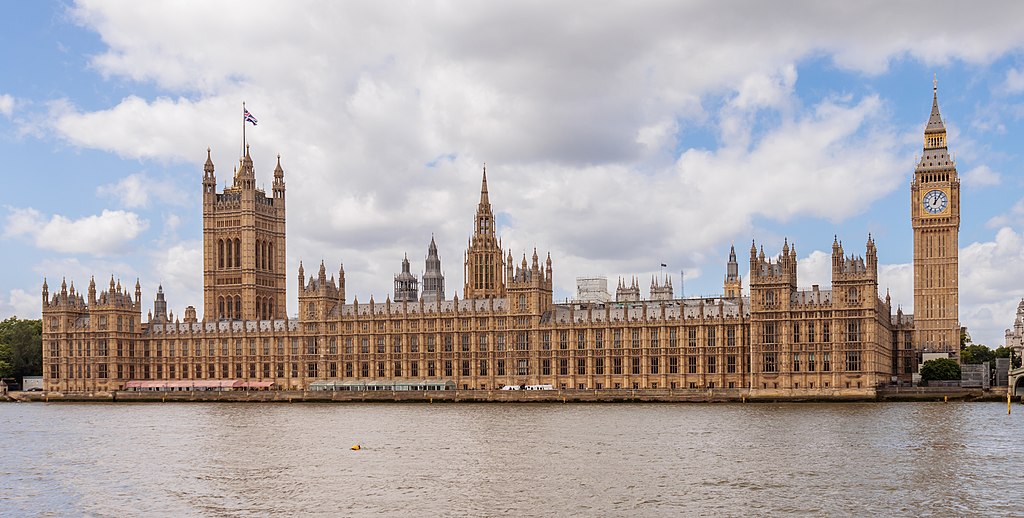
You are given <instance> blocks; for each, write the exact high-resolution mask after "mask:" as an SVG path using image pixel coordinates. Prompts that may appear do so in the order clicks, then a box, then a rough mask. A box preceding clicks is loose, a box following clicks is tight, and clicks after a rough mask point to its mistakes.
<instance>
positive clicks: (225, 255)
mask: <svg viewBox="0 0 1024 518" xmlns="http://www.w3.org/2000/svg"><path fill="white" fill-rule="evenodd" d="M254 253H255V259H256V269H257V270H264V271H268V272H270V271H274V243H272V242H270V241H267V240H264V239H257V240H256V246H255V249H254ZM241 267H242V240H241V239H238V238H234V239H218V240H217V268H241Z"/></svg>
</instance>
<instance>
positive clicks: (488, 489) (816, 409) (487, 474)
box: [0, 403, 1024, 516]
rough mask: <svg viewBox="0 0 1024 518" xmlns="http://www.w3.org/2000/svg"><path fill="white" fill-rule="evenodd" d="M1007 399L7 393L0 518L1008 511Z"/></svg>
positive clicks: (1022, 423)
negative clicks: (321, 400)
mask: <svg viewBox="0 0 1024 518" xmlns="http://www.w3.org/2000/svg"><path fill="white" fill-rule="evenodd" d="M1014 411H1015V412H1014V415H1012V416H1007V415H1006V405H1005V404H999V403H949V404H943V403H890V404H871V403H864V404H855V403H845V404H746V405H744V404H579V405H564V404H434V405H430V404H224V403H221V404H199V403H196V404H189V403H179V404H158V403H150V404H73V403H58V404H44V403H38V404H33V403H21V404H14V403H5V404H0V438H2V440H3V449H2V451H3V455H2V456H0V514H2V515H5V516H10V515H16V516H77V515H89V516H136V515H163V516H270V515H277V516H281V515H284V516H294V515H324V516H367V515H387V516H492V515H514V516H750V515H856V516H867V515H884V516H892V515H918V516H920V515H934V516H957V515H986V516H1012V515H1017V516H1019V515H1022V514H1024V485H1022V483H1024V417H1022V416H1024V407H1022V406H1021V405H1019V404H1017V405H1014ZM354 444H359V445H361V446H362V448H363V449H362V450H359V451H353V450H351V449H350V447H351V446H352V445H354Z"/></svg>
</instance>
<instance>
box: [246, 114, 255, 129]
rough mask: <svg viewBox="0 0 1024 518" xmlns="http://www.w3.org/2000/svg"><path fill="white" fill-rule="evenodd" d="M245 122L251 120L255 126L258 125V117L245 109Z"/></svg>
mask: <svg viewBox="0 0 1024 518" xmlns="http://www.w3.org/2000/svg"><path fill="white" fill-rule="evenodd" d="M245 122H251V123H252V125H253V126H255V125H256V117H253V115H252V114H251V113H249V110H245Z"/></svg>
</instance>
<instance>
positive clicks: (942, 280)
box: [910, 82, 960, 358]
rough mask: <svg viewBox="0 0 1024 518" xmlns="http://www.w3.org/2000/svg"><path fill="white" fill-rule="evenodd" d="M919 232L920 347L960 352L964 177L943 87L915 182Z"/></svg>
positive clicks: (913, 215) (914, 216)
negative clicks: (946, 118)
mask: <svg viewBox="0 0 1024 518" xmlns="http://www.w3.org/2000/svg"><path fill="white" fill-rule="evenodd" d="M910 219H911V224H912V226H913V229H914V349H915V350H916V351H918V352H946V353H950V354H951V356H953V357H954V358H957V357H959V354H960V317H959V290H958V279H959V271H958V254H959V250H960V248H959V242H958V235H959V232H960V178H959V177H958V176H957V174H956V162H955V161H954V160H953V159H952V158H950V156H949V150H948V149H947V147H946V126H945V125H944V124H943V123H942V116H941V115H940V114H939V97H938V83H937V82H936V83H934V85H933V90H932V113H931V116H930V117H929V118H928V125H927V126H926V127H925V130H924V151H923V153H922V154H921V160H920V161H919V162H918V163H917V167H916V168H915V169H914V179H913V180H912V181H911V183H910Z"/></svg>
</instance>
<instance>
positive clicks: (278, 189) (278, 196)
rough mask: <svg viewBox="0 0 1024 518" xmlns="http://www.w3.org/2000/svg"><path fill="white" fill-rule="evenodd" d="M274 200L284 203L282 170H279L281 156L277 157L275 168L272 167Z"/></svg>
mask: <svg viewBox="0 0 1024 518" xmlns="http://www.w3.org/2000/svg"><path fill="white" fill-rule="evenodd" d="M274 199H275V200H281V201H282V202H283V201H284V169H282V168H281V155H277V166H275V167H274ZM275 203H276V202H275Z"/></svg>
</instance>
